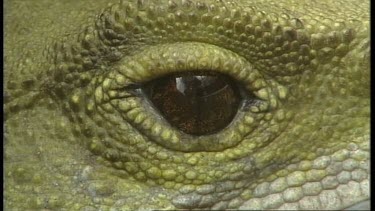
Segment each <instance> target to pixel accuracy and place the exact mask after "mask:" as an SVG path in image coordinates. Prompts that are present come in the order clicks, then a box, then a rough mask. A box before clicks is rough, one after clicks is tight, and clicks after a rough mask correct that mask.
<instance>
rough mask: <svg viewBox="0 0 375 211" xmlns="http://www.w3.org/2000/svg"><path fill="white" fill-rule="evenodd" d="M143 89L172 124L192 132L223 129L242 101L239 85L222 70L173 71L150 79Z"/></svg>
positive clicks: (185, 131)
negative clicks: (221, 71) (170, 73)
mask: <svg viewBox="0 0 375 211" xmlns="http://www.w3.org/2000/svg"><path fill="white" fill-rule="evenodd" d="M142 90H143V91H144V93H145V94H146V95H147V97H148V98H149V99H150V101H151V102H152V103H153V105H154V106H155V107H156V109H157V110H159V112H160V113H161V114H162V115H163V116H164V118H166V119H167V121H169V123H170V124H171V125H172V126H175V127H177V128H178V129H179V130H181V131H183V132H184V133H187V134H191V135H207V134H211V133H215V132H217V131H220V130H221V129H223V128H224V127H226V126H227V125H228V124H229V123H230V122H231V121H232V119H233V117H234V116H235V115H236V113H237V110H238V108H239V105H240V103H241V101H242V97H241V95H240V92H239V90H238V86H237V85H236V84H235V83H234V81H233V80H232V79H231V78H229V77H228V76H225V75H223V74H207V73H204V72H198V73H194V72H189V73H185V74H173V75H168V76H165V77H162V78H158V79H155V80H152V81H150V82H148V83H147V84H145V86H144V87H143V88H142Z"/></svg>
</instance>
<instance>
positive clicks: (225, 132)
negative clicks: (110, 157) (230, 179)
mask: <svg viewBox="0 0 375 211" xmlns="http://www.w3.org/2000/svg"><path fill="white" fill-rule="evenodd" d="M176 49H178V51H176ZM161 61H169V63H168V62H166V63H164V64H163V63H162V62H161ZM202 64H203V65H202ZM112 68H113V70H112V71H111V72H110V73H109V74H108V75H107V78H106V79H104V80H103V83H102V85H101V87H102V88H103V91H104V92H107V93H109V92H111V91H114V92H117V93H121V91H120V90H122V92H127V91H126V89H125V87H126V86H127V85H131V84H137V83H145V82H147V81H150V80H152V79H155V78H158V77H161V76H163V75H166V74H170V73H183V72H184V71H191V69H194V70H197V71H200V70H203V71H212V70H214V71H215V72H219V73H223V74H226V75H229V76H231V77H232V78H234V79H237V80H239V81H242V82H243V81H244V84H245V86H246V89H247V90H248V91H251V92H252V93H253V94H254V95H255V96H256V97H257V98H259V99H261V100H260V101H259V102H260V104H261V105H254V106H253V107H256V108H254V109H252V108H251V107H250V108H249V110H250V111H251V112H245V110H244V109H240V110H239V111H238V113H237V115H236V116H235V117H234V120H233V121H232V122H231V123H230V124H229V125H228V126H227V127H226V128H224V129H222V130H221V131H220V132H217V133H215V134H210V135H204V136H192V135H188V134H185V133H182V132H181V131H179V130H178V129H176V128H174V127H171V125H170V124H169V123H167V121H166V120H164V119H163V118H162V117H160V116H158V115H157V114H151V115H153V117H150V116H147V115H146V116H145V115H144V114H142V112H143V113H146V112H147V110H149V109H150V106H151V105H147V102H146V101H145V99H144V98H140V97H139V96H134V95H133V96H134V99H135V100H137V101H138V103H139V104H140V105H142V107H141V110H140V108H139V107H138V108H136V109H134V108H133V109H131V110H132V111H131V112H132V114H131V115H132V116H134V115H135V116H137V115H143V117H142V118H143V120H144V119H149V120H150V119H153V120H155V121H151V124H152V125H154V126H155V127H156V126H158V125H159V126H158V127H157V128H155V127H154V128H153V127H151V128H149V129H147V130H143V129H142V126H140V125H141V124H142V122H143V121H140V123H138V124H135V122H134V119H135V118H134V119H133V120H132V118H131V117H129V112H130V110H128V109H125V110H124V111H123V112H122V111H121V109H119V110H118V112H120V113H121V114H122V116H123V118H124V119H125V121H127V122H129V123H131V124H133V126H134V127H135V128H136V129H137V130H138V131H139V132H141V133H143V134H144V135H146V137H148V138H150V139H151V140H152V141H154V142H156V143H157V144H159V145H162V146H163V147H165V148H168V149H172V150H175V151H183V152H198V151H206V152H212V151H222V150H225V149H228V148H232V147H235V146H236V145H238V144H239V143H240V142H241V141H242V140H243V137H245V136H247V135H248V134H249V133H250V132H251V131H252V130H253V129H254V128H255V127H256V125H257V124H258V123H259V122H260V119H261V118H263V116H264V115H263V112H268V111H270V103H269V102H268V101H269V98H270V97H271V95H273V94H272V90H271V88H270V87H267V84H266V81H265V80H264V79H263V77H262V75H261V74H260V72H259V71H258V70H256V69H255V68H254V67H253V65H251V64H250V63H249V62H248V61H247V60H246V59H244V58H243V57H241V56H239V55H237V54H235V53H234V52H231V51H229V50H227V49H224V48H220V47H218V46H214V45H210V44H204V43H196V42H184V43H173V44H166V45H160V46H151V47H148V48H147V49H145V50H144V51H141V52H139V53H136V54H134V55H132V56H129V57H125V58H124V59H123V60H122V61H120V62H119V63H117V64H115V65H114V66H113V67H112ZM151 71H153V72H151ZM113 96H114V95H113ZM106 101H107V102H110V103H111V104H112V106H114V107H118V105H119V104H121V103H122V104H126V100H122V99H119V98H114V99H111V98H107V100H106ZM121 101H122V102H121ZM124 101H125V102H124ZM101 103H104V102H98V104H101ZM125 107H126V106H125ZM142 109H143V110H142ZM149 113H151V112H149ZM248 113H251V114H250V115H252V116H251V117H250V118H253V119H255V121H252V122H251V123H250V124H242V122H244V121H245V120H244V119H245V118H249V115H248ZM156 119H158V120H157V121H158V122H157V123H158V125H155V122H156ZM159 120H162V121H159ZM160 127H161V128H160ZM239 127H242V130H240V129H238V128H239ZM244 127H245V130H243V128H244ZM163 132H164V135H163V134H162V133H163Z"/></svg>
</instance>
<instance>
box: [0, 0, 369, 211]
mask: <svg viewBox="0 0 375 211" xmlns="http://www.w3.org/2000/svg"><path fill="white" fill-rule="evenodd" d="M112 3H113V4H112ZM369 37H370V36H369V2H368V1H354V0H353V1H350V0H346V1H342V0H340V1H321V2H319V1H311V2H310V1H297V0H296V1H294V0H278V1H274V2H273V1H260V0H254V1H252V0H247V1H245V0H241V1H233V2H231V1H205V0H202V1H188V0H181V1H180V0H175V1H165V0H160V1H159V0H155V1H122V2H121V3H118V1H113V2H112V1H104V0H97V1H89V0H87V1H86V0H85V1H83V0H82V1H73V0H65V1H49V0H39V1H36V0H35V1H15V0H14V1H6V2H5V42H4V43H5V57H4V58H5V67H4V69H5V73H4V78H5V80H4V88H5V115H6V119H5V138H4V148H5V155H4V163H5V172H4V176H5V185H4V186H5V209H6V210H42V209H48V210H135V209H139V210H151V209H194V208H198V209H302V210H303V209H318V210H321V209H330V210H332V209H344V208H347V207H350V206H352V205H354V204H356V203H360V202H363V201H365V202H366V201H368V200H369V173H370V170H369V140H370V135H369V133H370V127H369V126H370V124H369V121H370V92H369V84H370V79H369V78H370V77H369V76H370V70H369V58H370V45H369V43H370V38H369ZM191 69H192V70H197V69H198V70H199V69H205V70H215V71H218V72H221V73H225V74H227V75H229V76H231V77H233V78H234V79H235V80H238V81H239V83H243V84H244V85H245V87H246V90H247V91H249V92H251V93H252V94H254V96H255V97H256V98H258V99H261V102H262V103H259V104H256V105H248V106H247V107H244V108H242V109H240V110H239V111H238V114H237V116H236V117H235V118H234V120H233V122H232V123H231V124H230V125H229V126H228V127H227V128H225V129H224V130H223V131H220V132H218V133H217V134H213V135H210V136H200V137H192V136H188V135H186V134H183V133H181V132H180V131H178V130H176V129H175V128H173V127H172V126H170V125H169V124H168V123H167V122H166V121H165V120H163V118H162V117H161V116H160V115H158V114H157V112H155V110H153V109H152V108H151V107H150V105H149V103H147V101H145V100H144V97H142V96H140V95H135V94H134V93H133V92H131V91H129V90H128V89H126V87H128V86H129V85H131V84H135V83H143V82H147V81H149V80H152V79H154V78H157V77H159V76H162V75H164V74H167V73H171V72H176V71H182V72H183V71H188V70H191ZM362 205H363V203H362ZM367 206H369V205H367ZM356 208H358V207H353V209H356Z"/></svg>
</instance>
